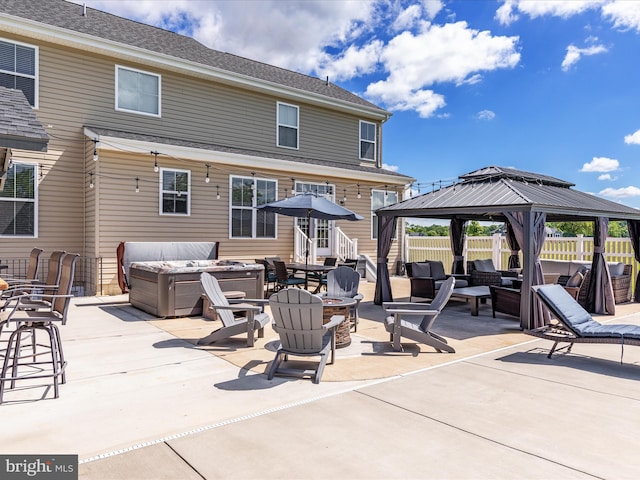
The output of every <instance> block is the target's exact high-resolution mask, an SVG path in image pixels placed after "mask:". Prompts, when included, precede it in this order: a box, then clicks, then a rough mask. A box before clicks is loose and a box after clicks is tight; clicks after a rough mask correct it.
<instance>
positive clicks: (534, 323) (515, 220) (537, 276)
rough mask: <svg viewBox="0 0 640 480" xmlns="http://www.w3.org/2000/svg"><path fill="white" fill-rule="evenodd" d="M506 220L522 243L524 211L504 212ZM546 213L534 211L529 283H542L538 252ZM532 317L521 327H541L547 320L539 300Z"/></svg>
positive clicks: (543, 236)
mask: <svg viewBox="0 0 640 480" xmlns="http://www.w3.org/2000/svg"><path fill="white" fill-rule="evenodd" d="M505 216H506V217H507V220H508V221H509V223H510V224H511V228H512V229H513V234H514V236H515V238H516V240H517V242H518V245H524V244H525V239H524V222H525V215H524V212H505ZM546 219H547V214H546V213H543V212H535V213H534V217H533V232H532V234H533V254H534V272H533V275H531V285H542V284H543V283H544V275H543V273H542V266H541V265H540V258H539V257H540V252H541V251H542V246H543V245H544V241H545V239H546V235H545V224H546ZM533 309H534V312H533V318H532V319H531V321H530V324H529V325H521V326H522V328H525V329H529V328H538V327H542V326H543V325H544V324H545V323H547V322H548V318H549V315H548V314H546V313H545V310H544V309H543V307H542V305H541V304H540V302H537V303H535V304H534V305H533ZM521 318H522V321H523V322H524V321H525V320H526V315H522V317H521Z"/></svg>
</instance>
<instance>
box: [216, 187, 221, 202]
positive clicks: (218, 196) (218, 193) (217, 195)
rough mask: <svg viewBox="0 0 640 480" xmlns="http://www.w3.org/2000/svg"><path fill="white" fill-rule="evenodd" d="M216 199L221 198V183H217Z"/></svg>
mask: <svg viewBox="0 0 640 480" xmlns="http://www.w3.org/2000/svg"><path fill="white" fill-rule="evenodd" d="M216 200H220V185H216Z"/></svg>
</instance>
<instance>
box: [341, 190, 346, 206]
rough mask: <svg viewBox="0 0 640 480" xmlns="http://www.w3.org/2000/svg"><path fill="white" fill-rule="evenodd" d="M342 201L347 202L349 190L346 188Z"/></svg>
mask: <svg viewBox="0 0 640 480" xmlns="http://www.w3.org/2000/svg"><path fill="white" fill-rule="evenodd" d="M342 201H343V202H345V203H346V202H347V189H346V188H344V189H343V197H342Z"/></svg>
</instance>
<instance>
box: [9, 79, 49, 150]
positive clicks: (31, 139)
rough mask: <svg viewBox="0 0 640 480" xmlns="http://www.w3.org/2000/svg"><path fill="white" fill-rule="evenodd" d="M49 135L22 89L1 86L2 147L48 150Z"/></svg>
mask: <svg viewBox="0 0 640 480" xmlns="http://www.w3.org/2000/svg"><path fill="white" fill-rule="evenodd" d="M48 143H49V136H48V135H47V132H46V131H45V129H44V127H43V126H42V124H41V123H40V121H39V120H38V118H37V117H36V114H35V112H34V111H33V109H32V108H31V105H29V102H28V101H27V99H26V97H25V96H24V94H23V93H22V92H21V91H20V90H11V89H9V88H5V87H0V147H3V148H16V149H22V150H35V151H38V152H46V151H47V145H48Z"/></svg>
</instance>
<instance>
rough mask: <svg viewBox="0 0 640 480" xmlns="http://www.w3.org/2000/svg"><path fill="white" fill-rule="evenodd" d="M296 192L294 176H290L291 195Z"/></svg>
mask: <svg viewBox="0 0 640 480" xmlns="http://www.w3.org/2000/svg"><path fill="white" fill-rule="evenodd" d="M295 194H296V179H295V178H293V177H292V178H291V195H295Z"/></svg>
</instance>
